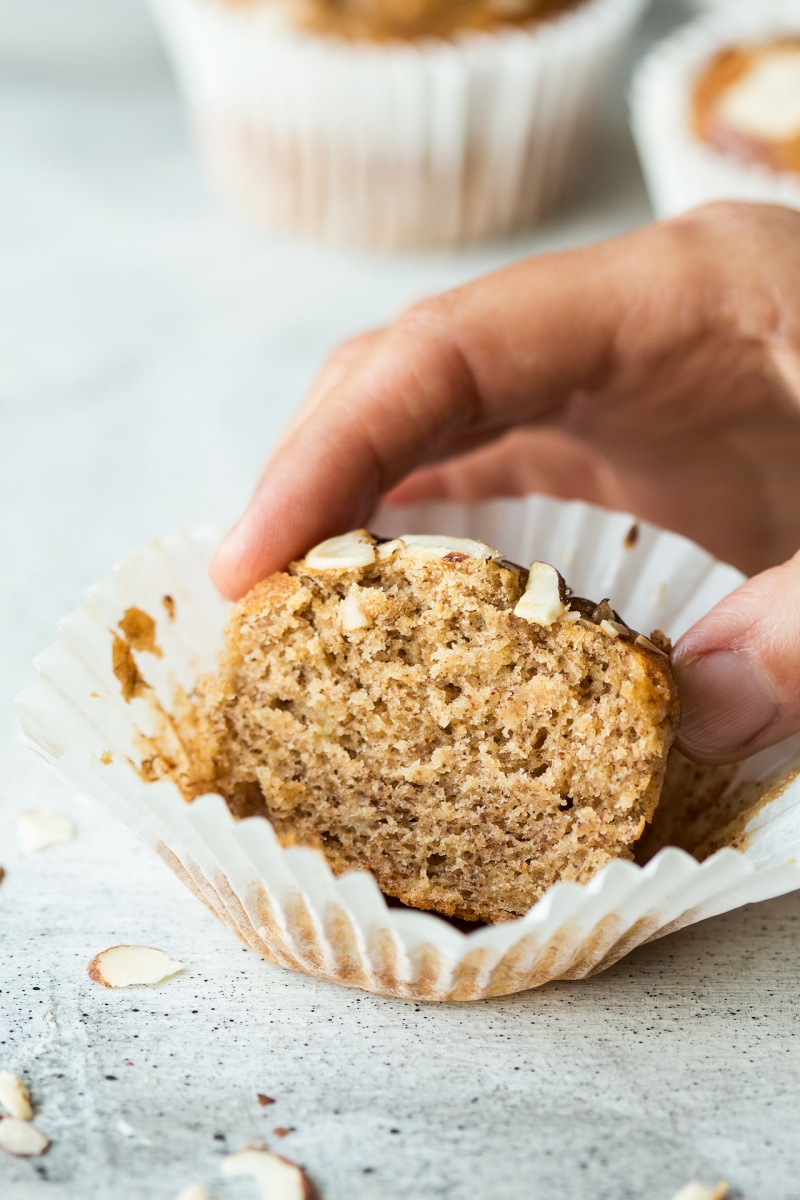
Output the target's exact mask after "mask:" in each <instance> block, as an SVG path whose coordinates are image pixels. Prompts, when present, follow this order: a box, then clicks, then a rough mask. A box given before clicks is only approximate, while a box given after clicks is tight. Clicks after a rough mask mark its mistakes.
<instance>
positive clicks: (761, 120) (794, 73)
mask: <svg viewBox="0 0 800 1200" xmlns="http://www.w3.org/2000/svg"><path fill="white" fill-rule="evenodd" d="M692 116H693V121H692V124H693V128H694V131H695V133H696V134H697V136H698V137H699V138H701V139H702V140H703V141H704V142H706V143H707V145H709V146H713V147H715V148H716V149H717V150H719V151H720V152H721V153H723V154H730V155H732V156H733V157H735V158H738V159H741V160H742V161H744V162H755V163H761V164H762V165H763V166H765V167H768V168H769V169H770V170H772V171H790V172H793V173H794V174H795V175H796V176H797V177H798V179H799V180H800V23H799V24H798V34H797V36H795V37H788V36H787V37H779V38H770V39H769V40H768V41H765V42H756V43H749V44H745V45H737V46H728V47H726V48H725V49H724V50H720V51H719V53H718V54H716V55H714V57H713V58H712V59H711V61H710V62H709V63H708V64H707V65H706V67H705V68H704V70H703V71H701V73H700V74H699V76H698V77H697V80H696V81H695V85H694V89H693V93H692Z"/></svg>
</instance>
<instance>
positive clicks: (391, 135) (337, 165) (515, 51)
mask: <svg viewBox="0 0 800 1200" xmlns="http://www.w3.org/2000/svg"><path fill="white" fill-rule="evenodd" d="M152 3H153V7H154V11H155V15H156V18H157V21H158V23H159V25H160V27H161V29H162V31H163V34H164V37H165V40H166V43H167V47H168V50H169V52H170V54H171V57H172V59H173V62H174V64H175V67H176V70H177V74H178V77H179V80H180V83H181V86H182V90H183V92H184V95H185V98H186V100H187V103H188V107H189V110H190V112H191V114H192V116H193V119H194V124H195V127H196V130H197V135H198V140H199V143H200V146H201V148H202V150H203V152H204V155H205V158H206V161H207V164H208V167H209V170H210V174H211V176H212V178H213V179H214V180H215V181H216V185H217V187H218V189H219V191H220V192H221V194H222V195H223V196H224V197H226V198H227V199H228V200H230V201H231V202H232V203H233V204H234V205H235V206H236V207H239V208H241V209H244V210H245V211H246V212H248V213H249V214H251V215H252V216H254V217H256V218H257V219H258V220H260V221H261V222H263V223H265V224H266V225H268V226H272V227H277V228H285V229H293V230H296V231H298V232H301V233H305V234H310V235H313V236H317V237H320V238H323V239H327V240H331V241H335V242H344V243H351V244H360V245H366V246H375V247H385V248H399V247H410V246H418V247H424V246H434V247H435V246H449V245H456V244H460V243H463V242H468V241H473V240H476V239H482V238H489V237H493V236H497V235H501V234H505V233H508V232H510V231H512V230H515V229H518V228H521V227H524V226H526V225H529V224H531V223H533V222H534V221H535V220H536V219H537V218H538V217H539V216H541V215H542V214H543V213H544V212H546V211H547V209H548V208H549V207H551V206H552V205H553V204H554V202H555V201H556V200H557V199H558V197H560V196H561V195H562V194H563V193H564V191H565V189H566V188H567V186H568V184H569V182H570V180H571V179H572V177H573V173H574V169H575V167H576V166H577V164H578V162H579V160H580V148H581V143H582V142H583V141H584V140H585V138H586V137H587V136H588V134H589V132H590V129H591V122H592V117H593V114H594V110H595V109H596V107H597V102H598V99H599V97H600V95H601V92H602V88H603V86H604V84H605V82H606V79H607V76H608V75H609V72H610V71H611V69H612V65H613V61H614V58H615V55H616V52H617V51H618V50H620V49H621V48H622V46H623V45H624V43H625V41H626V38H627V35H628V33H629V32H630V30H631V28H632V26H633V25H634V23H635V21H636V19H637V17H638V15H639V13H640V12H641V10H642V8H643V6H644V3H645V0H584V3H582V4H581V5H580V6H579V7H577V8H576V9H574V10H572V11H568V12H565V13H564V14H562V15H560V16H559V17H557V18H554V19H552V20H549V21H545V22H542V23H539V24H535V25H530V26H523V27H503V28H501V29H498V30H496V31H493V32H491V33H488V34H487V33H474V32H473V33H464V34H461V35H459V36H457V37H455V38H453V39H451V40H443V39H432V38H431V39H424V40H417V41H394V42H388V43H384V42H381V43H377V42H375V43H373V42H367V41H353V40H350V41H348V40H345V39H342V38H336V37H332V36H323V35H314V34H311V33H303V32H300V31H297V30H293V29H292V28H291V26H289V25H287V24H286V21H285V19H283V20H282V19H281V18H280V16H279V15H276V14H278V13H280V12H281V11H283V10H282V9H281V8H280V6H276V5H274V4H270V3H268V2H267V0H262V2H260V3H251V4H240V5H234V4H232V3H224V2H223V0H152Z"/></svg>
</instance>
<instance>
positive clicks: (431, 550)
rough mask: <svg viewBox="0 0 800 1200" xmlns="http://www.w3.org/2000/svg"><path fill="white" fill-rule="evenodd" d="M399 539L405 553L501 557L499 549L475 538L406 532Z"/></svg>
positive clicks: (477, 557) (485, 558)
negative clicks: (494, 548)
mask: <svg viewBox="0 0 800 1200" xmlns="http://www.w3.org/2000/svg"><path fill="white" fill-rule="evenodd" d="M399 540H400V541H401V542H403V543H404V547H403V549H402V551H401V552H402V553H403V554H430V555H433V557H435V558H446V557H447V555H448V554H466V555H467V557H468V558H476V559H478V560H479V561H481V562H486V560H487V559H490V558H500V557H501V555H500V551H499V550H493V549H492V547H491V546H487V545H486V542H478V541H476V540H475V538H461V537H445V536H443V535H442V534H438V533H404V534H403V536H402V537H401V538H400V539H399Z"/></svg>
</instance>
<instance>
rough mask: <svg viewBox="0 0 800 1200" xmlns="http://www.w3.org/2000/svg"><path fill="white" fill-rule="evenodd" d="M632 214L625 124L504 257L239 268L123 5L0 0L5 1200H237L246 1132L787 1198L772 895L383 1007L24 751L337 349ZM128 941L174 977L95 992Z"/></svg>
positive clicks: (273, 244)
mask: <svg viewBox="0 0 800 1200" xmlns="http://www.w3.org/2000/svg"><path fill="white" fill-rule="evenodd" d="M666 5H667V0H663V3H662V6H661V10H660V12H659V13H657V14H656V17H655V20H654V23H655V24H656V25H658V24H660V25H661V26H662V27H663V26H665V25H666V24H668V23H669V22H670V20H671V19H672V13H671V11H668V8H667V6H666ZM652 27H653V26H652V24H651V28H652ZM647 211H648V210H647V205H646V201H645V199H644V196H643V194H642V191H641V185H640V182H639V177H638V172H637V169H636V166H635V163H634V160H633V156H632V151H631V149H630V144H629V142H628V140H627V138H626V136H625V135H624V133H623V132H622V119H621V106H620V105H619V103H618V104H617V106H616V109H615V110H614V119H613V120H610V121H609V123H608V128H607V130H606V132H605V133H604V134H603V135H602V137H600V138H599V139H598V143H597V145H596V147H595V149H594V152H593V155H592V162H591V163H590V164H589V167H588V168H587V176H586V182H585V184H584V187H583V190H582V194H581V197H580V199H579V201H577V202H576V203H574V204H573V205H572V206H571V207H570V208H569V210H568V212H566V213H565V214H564V215H563V217H562V219H561V220H560V222H553V223H551V224H549V225H548V226H547V227H546V228H545V229H543V230H541V231H540V232H539V233H538V234H536V235H535V236H531V237H529V238H527V239H525V240H522V241H518V242H516V243H513V244H506V245H504V246H499V247H492V248H488V249H483V250H479V251H471V252H470V253H468V254H464V255H462V256H450V255H442V256H431V257H427V258H424V257H407V258H404V259H385V258H378V259H369V258H363V257H357V256H350V255H346V254H343V253H337V252H333V251H320V250H318V249H316V248H314V247H310V246H308V245H304V244H298V243H290V242H283V241H279V240H269V239H264V238H262V237H260V236H258V235H256V234H255V233H253V232H252V231H250V230H248V229H246V228H244V227H243V226H241V225H239V224H237V223H236V222H235V221H234V220H232V219H231V218H230V217H228V216H227V215H226V214H225V213H224V212H221V211H219V210H218V209H217V208H216V207H215V206H214V205H213V203H212V202H211V201H210V200H209V199H208V197H207V193H206V191H205V189H204V185H203V182H202V179H201V177H200V175H199V172H198V170H197V168H196V166H195V164H194V161H193V159H192V157H191V155H190V153H189V150H188V147H187V143H186V138H185V132H184V127H183V123H182V119H181V115H180V112H179V109H178V106H177V103H176V101H175V98H174V94H173V90H172V86H171V83H170V81H169V78H168V75H167V72H166V69H165V67H164V65H163V61H162V59H161V56H160V52H159V50H158V47H157V46H156V44H155V40H154V38H153V35H152V33H151V31H150V28H149V25H148V22H147V19H146V17H145V15H144V13H143V12H142V11H141V10H140V9H139V7H138V6H137V4H136V3H135V2H134V0H113V4H112V3H109V0H0V504H1V505H2V510H1V511H2V521H0V622H1V624H0V863H2V864H3V865H4V866H5V867H6V870H7V872H8V875H7V878H6V880H5V882H4V883H3V884H2V885H1V886H0V1069H2V1068H4V1067H5V1068H12V1069H16V1070H19V1071H21V1072H22V1073H23V1074H24V1075H25V1076H26V1077H27V1078H28V1079H29V1080H30V1082H31V1084H32V1087H33V1091H34V1097H35V1099H36V1101H37V1106H38V1108H39V1111H40V1116H39V1124H40V1125H41V1127H42V1129H44V1130H45V1131H46V1132H47V1133H48V1134H49V1135H50V1137H51V1138H52V1139H53V1147H52V1149H51V1150H50V1152H49V1154H48V1155H47V1156H46V1157H45V1158H43V1159H42V1160H40V1161H38V1162H23V1161H21V1160H12V1159H11V1158H8V1157H6V1156H3V1157H2V1158H0V1197H1V1198H2V1200H23V1198H26V1197H42V1198H43V1200H44V1198H46V1197H49V1196H50V1197H65V1198H68V1200H73V1198H74V1200H79V1198H80V1200H83V1198H84V1197H85V1198H86V1200H94V1198H95V1197H98V1198H99V1197H104V1198H105V1197H108V1196H112V1195H113V1196H125V1197H131V1198H133V1200H161V1198H162V1197H163V1198H164V1200H169V1198H170V1197H172V1196H174V1195H175V1194H176V1193H177V1191H178V1190H179V1189H180V1187H182V1186H184V1185H185V1184H187V1183H189V1182H191V1181H192V1180H195V1179H196V1180H200V1181H202V1182H204V1183H205V1184H206V1186H207V1187H208V1188H209V1190H211V1191H212V1193H213V1194H214V1195H215V1196H216V1197H218V1198H219V1200H222V1198H223V1197H229V1198H230V1200H235V1198H237V1197H241V1198H242V1200H244V1198H245V1197H247V1196H252V1195H254V1194H255V1193H254V1190H253V1189H252V1188H251V1187H249V1185H247V1184H246V1183H243V1182H237V1183H234V1182H230V1183H226V1184H223V1183H222V1182H221V1180H220V1178H219V1174H218V1167H219V1160H220V1157H221V1155H222V1154H223V1152H224V1151H225V1149H226V1148H236V1147H237V1146H239V1145H240V1144H241V1143H243V1142H244V1141H246V1140H248V1139H249V1138H253V1137H266V1138H267V1140H268V1141H270V1142H271V1144H272V1145H273V1146H275V1147H277V1148H279V1149H280V1150H282V1151H283V1152H285V1153H287V1154H289V1155H291V1156H292V1157H294V1158H296V1159H297V1160H298V1161H300V1162H302V1163H305V1164H307V1166H308V1167H309V1169H310V1170H311V1172H312V1173H313V1175H314V1177H315V1178H316V1180H317V1181H318V1183H319V1184H320V1186H321V1188H322V1192H323V1195H324V1197H325V1200H350V1198H352V1200H362V1198H363V1200H400V1198H401V1197H402V1198H403V1200H411V1198H414V1200H428V1198H429V1197H430V1198H432V1197H443V1198H444V1197H446V1198H447V1200H470V1198H471V1197H486V1198H492V1200H494V1198H497V1200H504V1198H506V1197H508V1198H509V1200H511V1198H512V1197H513V1198H515V1200H516V1198H517V1197H525V1198H527V1197H529V1198H531V1200H567V1198H568V1197H569V1198H573V1197H581V1198H585V1200H628V1198H630V1200H668V1198H669V1197H670V1196H671V1194H672V1192H673V1191H674V1190H675V1189H677V1187H678V1186H679V1185H680V1184H682V1183H683V1182H685V1181H686V1179H688V1178H690V1177H692V1176H697V1177H701V1178H705V1179H706V1180H708V1181H711V1180H714V1179H716V1178H719V1177H727V1178H730V1179H731V1180H732V1182H733V1183H734V1184H735V1185H736V1187H737V1189H738V1190H739V1193H740V1194H741V1195H742V1196H743V1197H744V1198H745V1200H797V1197H800V1152H799V1151H798V1148H797V1146H798V1136H797V1111H798V1107H799V1106H800V1065H799V1064H798V1053H797V1036H796V1028H797V1016H798V1013H797V1008H798V1001H797V962H798V944H799V933H800V898H798V897H797V896H790V897H786V898H784V899H782V900H778V901H775V902H772V903H770V904H765V905H762V906H760V907H759V908H757V909H753V910H749V911H741V912H738V913H734V914H731V915H730V916H728V917H726V918H723V919H720V920H717V921H714V922H711V923H708V924H706V925H702V926H698V927H695V928H693V929H690V930H688V931H686V932H684V933H682V934H679V935H676V936H675V937H672V938H670V939H668V940H666V941H664V942H661V943H657V944H655V945H652V946H649V947H645V948H643V949H642V950H639V951H637V952H636V953H635V954H634V955H632V956H631V957H630V958H629V959H627V960H626V961H625V962H623V963H622V964H620V965H619V966H617V967H615V968H613V969H612V970H611V971H609V972H607V973H606V974H605V975H603V976H601V977H599V978H597V979H596V980H594V981H591V982H588V983H577V984H559V985H551V986H549V987H547V988H544V989H542V990H540V991H537V992H534V993H530V994H528V995H525V996H519V997H513V998H510V999H507V1000H500V1001H496V1002H493V1003H486V1004H481V1005H477V1006H467V1007H461V1006H457V1005H449V1006H444V1007H439V1008H435V1007H429V1006H427V1007H426V1006H420V1005H414V1004H412V1003H407V1002H403V1001H391V1000H385V999H378V998H375V997H371V996H369V995H365V994H363V993H358V992H349V991H345V990H342V989H339V988H336V987H334V986H332V985H326V984H323V983H319V982H316V981H314V980H311V979H306V978H304V977H302V976H295V975H291V974H288V973H286V972H282V971H280V970H278V969H276V968H273V967H271V966H268V965H266V964H264V963H263V962H261V961H260V960H258V959H257V958H255V957H254V956H253V955H252V954H251V953H250V952H249V951H245V950H243V949H241V948H240V947H239V946H238V944H237V943H236V942H235V941H234V940H233V939H232V937H231V935H230V934H229V933H228V932H227V931H226V930H225V929H223V928H221V927H220V926H218V925H217V924H216V923H215V922H214V920H213V919H212V918H211V917H210V916H209V915H208V914H207V913H206V912H205V910H204V909H203V908H202V907H201V906H200V905H199V904H198V903H197V902H196V901H195V900H194V899H193V898H192V897H191V896H190V895H189V894H188V893H185V892H184V891H183V890H182V888H181V887H180V885H179V884H178V883H177V882H176V881H175V880H174V879H173V878H172V876H171V875H170V874H169V872H168V871H167V870H166V868H164V867H163V866H162V865H161V864H160V863H159V862H158V861H157V860H156V859H155V858H154V857H153V856H152V855H151V854H150V852H149V851H146V850H145V849H144V848H143V847H141V846H139V845H138V844H137V843H136V842H135V841H134V840H133V838H132V837H131V836H130V835H129V834H128V833H127V832H126V831H125V830H122V829H120V828H117V827H116V826H114V825H113V824H112V823H111V822H110V821H109V819H108V818H106V817H105V816H104V815H102V814H101V813H99V812H97V811H95V810H94V809H93V808H90V807H87V806H85V805H83V804H81V803H80V802H79V801H78V800H76V799H75V798H74V797H72V796H70V795H69V793H68V792H67V791H66V790H65V789H64V788H62V787H61V786H60V785H59V784H58V783H57V782H56V781H55V780H53V779H51V778H50V777H49V776H48V775H47V774H46V773H45V771H44V770H43V769H42V768H41V767H40V766H39V765H38V764H37V763H36V762H35V761H33V760H32V759H30V760H29V759H28V757H27V756H26V755H24V754H23V752H22V751H21V750H20V749H18V748H17V747H15V746H14V744H13V736H14V731H15V722H14V718H13V715H12V713H11V710H10V701H11V698H12V696H13V695H14V694H15V693H16V692H17V691H19V690H20V689H21V688H22V687H23V686H24V685H25V683H27V682H28V680H29V678H30V665H29V664H30V660H31V658H32V657H33V655H34V654H35V653H36V652H37V651H38V650H40V649H42V648H43V647H44V646H45V645H47V644H48V642H49V641H51V640H52V637H53V634H54V626H55V622H56V620H57V619H58V617H59V616H61V615H62V614H63V613H65V612H67V611H68V610H69V609H71V608H72V607H74V606H75V605H76V604H77V603H79V602H80V600H81V598H82V595H83V591H84V588H85V587H86V585H87V584H88V583H90V582H91V581H93V580H94V579H96V578H98V577H100V576H102V575H103V574H105V573H106V572H107V570H108V568H109V566H110V565H111V563H112V562H113V561H114V560H115V559H117V558H119V557H120V556H122V555H123V554H124V553H125V552H126V551H128V550H129V549H131V548H132V547H134V546H135V545H137V544H139V543H140V542H142V541H144V540H146V539H147V538H148V537H150V536H153V535H157V534H162V533H165V532H168V531H169V530H171V529H176V528H180V527H183V526H186V525H191V524H195V523H201V522H204V521H206V520H208V519H214V518H218V517H222V518H230V517H233V516H234V515H235V513H236V511H237V510H238V507H239V505H240V504H241V502H242V501H243V500H244V498H245V496H246V494H247V492H248V490H249V488H250V486H251V484H252V481H253V478H254V475H255V472H256V470H257V468H258V465H259V463H260V461H261V459H262V457H263V455H264V454H265V452H266V450H267V448H268V446H269V444H270V442H271V441H272V440H273V439H274V438H275V436H276V434H277V432H278V431H279V429H280V427H281V426H282V424H283V423H284V421H285V419H286V417H287V415H288V413H289V412H290V411H291V409H292V407H293V406H294V405H295V404H296V403H297V402H298V400H299V398H300V396H301V395H302V391H303V388H304V386H305V385H306V384H307V382H308V381H309V380H310V378H311V376H312V374H313V372H314V369H315V367H316V366H317V365H318V363H319V361H320V359H321V357H322V355H323V354H324V352H325V351H326V350H327V349H328V348H329V347H330V346H332V345H333V344H334V343H335V342H336V341H337V340H338V339H339V338H341V337H343V336H345V335H347V334H349V333H351V332H355V331H356V330H358V329H361V328H363V327H364V326H367V325H373V324H375V323H376V322H379V321H381V320H382V319H384V318H385V317H386V316H387V315H389V314H391V313H392V312H394V311H395V310H397V309H398V308H399V307H401V306H403V305H405V304H406V303H408V302H409V301H410V300H412V299H414V298H415V297H416V296H419V295H421V294H424V293H425V292H428V291H431V290H434V289H438V288H442V287H445V286H449V285H451V284H453V283H455V282H458V281H460V280H462V279H466V278H469V277H470V276H472V275H474V274H476V273H477V272H479V271H482V270H484V269H487V268H489V267H491V266H493V265H495V264H497V263H501V262H504V261H508V260H509V259H511V258H514V257H517V256H519V255H521V254H523V253H526V252H529V251H531V250H534V249H537V250H538V249H541V248H545V247H551V246H561V245H567V244H572V243H575V242H578V241H581V240H585V239H587V238H595V237H599V236H603V235H605V234H607V233H612V232H615V231H617V230H619V229H623V228H626V227H629V226H631V225H635V224H637V223H639V222H640V221H642V220H644V219H646V216H647ZM48 805H49V806H57V807H60V808H63V809H66V810H68V811H70V812H71V813H72V814H73V815H74V817H75V819H76V822H77V825H78V837H77V840H76V841H75V842H74V843H72V844H71V845H69V846H64V847H59V848H56V849H53V850H50V851H45V852H43V853H41V854H40V855H38V856H35V857H32V858H29V859H21V858H20V857H19V855H18V851H17V848H16V839H15V833H14V814H15V812H16V811H17V810H18V809H20V808H27V807H46V806H48ZM120 941H131V942H141V943H145V944H151V945H156V946H160V947H162V948H163V949H165V950H167V951H168V952H169V953H171V954H172V955H174V956H176V957H179V958H181V959H182V960H183V961H184V962H186V963H187V966H188V970H187V972H186V974H185V975H183V976H180V977H177V978H175V979H174V980H172V981H170V982H168V983H165V984H163V985H162V986H160V987H158V988H153V989H147V990H144V989H139V990H133V991H128V992H119V993H116V992H109V991H105V990H101V989H100V988H98V987H97V986H95V985H92V984H90V982H89V981H88V979H87V978H86V975H85V966H86V963H87V962H88V960H89V959H90V958H91V957H92V955H93V954H94V953H95V952H96V951H98V950H100V949H102V948H104V947H105V946H108V945H112V944H115V943H118V942H120ZM48 1014H52V1017H48ZM129 1064H132V1065H129ZM109 1076H114V1078H108V1077H109ZM257 1091H262V1092H267V1093H269V1094H270V1095H272V1096H275V1097H276V1098H277V1103H276V1104H275V1105H274V1106H272V1107H270V1108H266V1109H262V1108H260V1107H259V1106H258V1105H257V1103H256V1098H255V1093H256V1092H257ZM277 1125H285V1126H296V1132H294V1133H292V1134H290V1135H289V1136H288V1137H287V1138H286V1139H285V1140H283V1141H279V1140H277V1139H275V1138H274V1137H271V1136H270V1131H271V1130H272V1128H273V1127H274V1126H277ZM393 1130H396V1131H397V1132H392V1131H393ZM215 1135H217V1136H215ZM366 1168H373V1170H372V1171H370V1172H369V1173H366V1170H365V1169H366Z"/></svg>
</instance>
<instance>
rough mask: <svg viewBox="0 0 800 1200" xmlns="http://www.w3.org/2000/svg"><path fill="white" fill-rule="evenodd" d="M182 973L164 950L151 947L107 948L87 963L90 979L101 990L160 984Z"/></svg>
mask: <svg viewBox="0 0 800 1200" xmlns="http://www.w3.org/2000/svg"><path fill="white" fill-rule="evenodd" d="M183 969H184V966H183V963H181V962H175V961H174V960H173V959H171V958H170V957H169V955H168V954H165V953H164V951H163V950H155V949H154V948H153V947H152V946H110V947H109V948H108V950H102V951H101V952H100V953H99V954H96V955H95V956H94V958H93V959H92V961H91V962H90V963H89V967H88V972H89V978H90V979H91V980H93V982H94V983H102V985H103V987H115V988H116V987H132V986H133V985H134V984H141V983H161V981H162V979H169V977H170V976H171V975H177V973H178V971H182V970H183Z"/></svg>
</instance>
